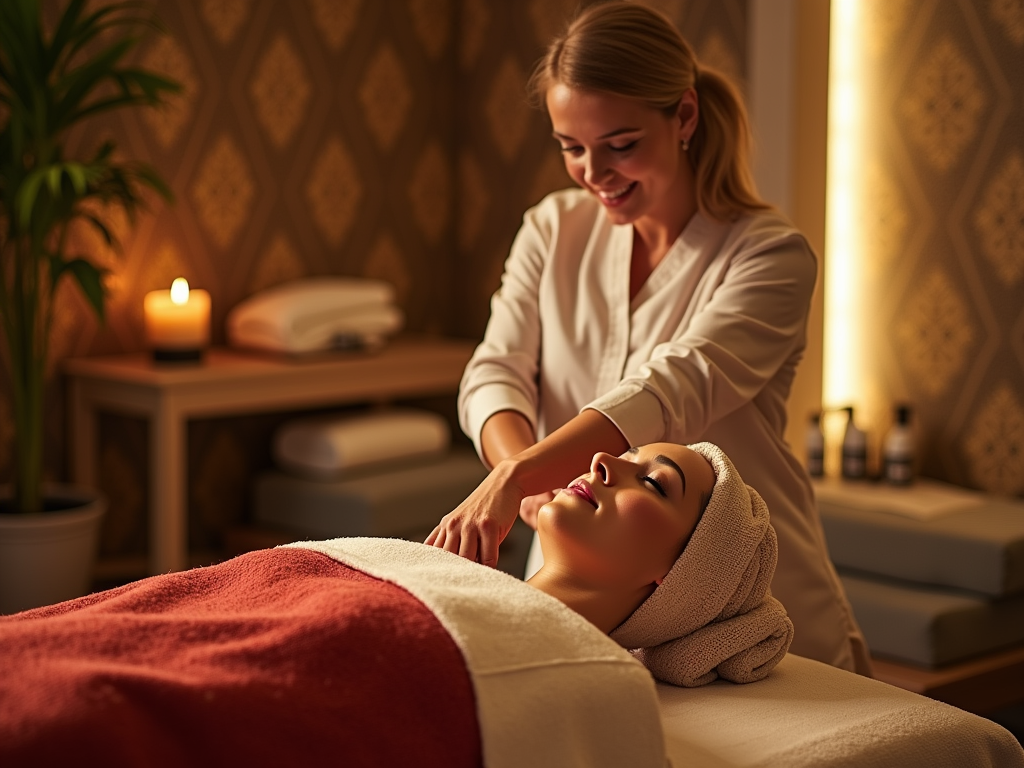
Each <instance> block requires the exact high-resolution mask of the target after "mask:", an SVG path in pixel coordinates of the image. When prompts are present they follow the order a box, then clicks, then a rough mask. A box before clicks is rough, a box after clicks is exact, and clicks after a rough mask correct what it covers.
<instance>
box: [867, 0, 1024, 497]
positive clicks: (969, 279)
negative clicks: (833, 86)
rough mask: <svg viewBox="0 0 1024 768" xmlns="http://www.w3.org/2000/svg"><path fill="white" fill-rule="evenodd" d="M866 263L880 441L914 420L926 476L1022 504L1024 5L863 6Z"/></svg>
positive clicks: (875, 427)
mask: <svg viewBox="0 0 1024 768" xmlns="http://www.w3.org/2000/svg"><path fill="white" fill-rule="evenodd" d="M862 7H863V12H864V14H865V16H864V21H865V23H866V26H867V28H868V29H869V30H871V32H870V34H868V35H867V40H868V43H867V47H868V50H866V51H865V54H866V56H865V60H864V74H865V77H866V78H867V79H868V84H869V92H870V93H871V94H872V95H871V100H870V103H869V104H868V105H867V106H866V108H867V109H868V110H869V113H868V114H867V115H866V116H865V119H866V121H867V124H868V125H869V126H870V127H871V138H870V142H869V144H870V151H869V153H868V156H867V157H864V158H861V162H862V163H863V165H864V166H865V168H866V178H867V181H866V183H865V187H864V194H863V199H862V200H860V201H859V204H860V205H861V210H862V211H863V215H864V226H865V230H866V233H867V234H868V237H867V238H866V239H865V252H864V253H863V254H862V255H861V256H862V258H861V263H862V265H863V266H862V269H863V271H864V278H865V281H866V282H865V284H866V286H868V291H867V293H868V295H870V297H871V298H870V302H871V303H870V306H869V307H867V308H866V309H867V312H866V317H867V318H868V320H867V322H869V323H870V324H871V328H870V335H869V338H870V339H872V340H873V341H874V344H873V345H872V346H873V348H874V350H875V353H874V354H873V355H872V356H871V359H870V360H869V362H868V365H869V367H870V369H871V370H870V373H869V378H870V383H869V387H870V389H871V392H872V395H871V400H872V402H871V403H870V404H869V407H868V413H866V414H865V423H866V425H867V426H868V427H869V428H870V429H871V431H872V433H873V435H874V436H875V438H876V439H877V438H880V436H881V435H882V434H883V433H884V432H885V430H886V428H887V427H888V425H889V423H891V418H892V416H891V410H890V409H891V407H892V405H893V404H895V403H896V402H908V403H910V404H912V405H913V406H914V407H915V411H916V414H917V415H916V422H917V423H916V429H917V434H918V445H919V448H920V453H921V456H920V459H921V466H920V469H921V470H922V472H923V473H924V474H926V475H929V476H932V477H937V478H940V479H944V480H947V481H950V482H954V483H958V484H961V485H966V486H970V487H975V488H981V489H985V490H988V491H992V492H995V493H1004V494H1017V495H1019V494H1022V493H1024V438H1022V424H1024V397H1022V393H1024V191H1022V190H1024V160H1022V158H1024V101H1022V100H1021V98H1020V94H1021V84H1022V83H1024V4H1021V3H1020V2H1018V1H1017V0H992V1H991V2H988V1H986V2H984V3H978V2H970V0H949V2H942V3H920V4H919V3H909V2H908V0H866V2H865V3H864V4H863V6H862Z"/></svg>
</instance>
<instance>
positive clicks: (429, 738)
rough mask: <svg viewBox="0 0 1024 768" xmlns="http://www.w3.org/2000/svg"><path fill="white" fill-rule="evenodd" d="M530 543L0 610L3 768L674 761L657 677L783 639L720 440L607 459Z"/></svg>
mask: <svg viewBox="0 0 1024 768" xmlns="http://www.w3.org/2000/svg"><path fill="white" fill-rule="evenodd" d="M538 529H539V532H540V537H541V544H542V545H543V550H544V562H545V565H544V568H543V569H542V570H541V571H540V572H538V573H537V574H536V575H535V576H534V577H533V578H532V579H531V580H530V581H529V583H523V582H521V581H519V580H517V579H515V578H512V577H510V576H508V575H506V574H504V573H501V572H499V571H496V570H493V569H490V568H485V567H484V566H481V565H478V564H476V563H472V562H470V561H468V560H466V559H464V558H461V557H458V556H457V555H453V554H450V553H448V552H445V551H443V550H442V549H438V548H435V547H430V546H426V545H423V544H416V543H412V542H406V541H400V540H392V539H335V540H331V541H322V542H301V543H297V544H292V545H288V546H286V547H279V548H277V549H272V550H264V551H259V552H252V553H249V554H247V555H243V556H241V557H238V558H235V559H233V560H229V561H227V562H225V563H222V564H219V565H215V566H211V567H208V568H198V569H194V570H191V571H185V572H182V573H170V574H165V575H162V576H154V577H152V578H148V579H144V580H142V581H139V582H136V583H133V584H129V585H126V586H124V587H120V588H118V589H113V590H110V591H107V592H101V593H97V594H94V595H90V596H88V597H83V598H80V599H77V600H72V601H69V602H65V603H60V604H57V605H54V606H50V607H46V608H39V609H35V610H31V611H26V612H24V613H20V614H16V615H13V616H8V617H0V648H2V649H3V650H2V653H0V765H4V766H16V765H44V764H50V763H54V764H56V762H57V761H58V760H59V761H61V762H64V761H68V760H74V761H75V762H76V763H77V764H82V765H91V764H96V765H100V764H102V765H104V766H118V765H140V766H141V765H144V766H164V765H166V766H172V765H173V766H185V765H188V766H195V765H225V764H241V763H243V761H244V762H245V763H246V764H249V765H253V764H256V765H271V764H274V765H281V764H285V765H287V764H300V761H307V760H326V761H329V764H343V765H347V766H362V765H375V766H398V765H413V764H415V765H418V766H445V767H446V768H450V767H452V766H463V765H465V766H478V765H487V766H502V765H509V766H521V765H531V766H542V765H551V766H573V765H580V766H583V765H586V766H604V765H607V766H624V765H630V766H646V765H650V766H658V768H662V766H664V765H665V756H664V744H663V737H662V733H661V725H660V720H659V717H658V709H657V699H656V695H655V689H654V684H653V680H652V677H651V676H652V675H653V677H654V678H657V679H659V680H662V681H665V682H669V683H673V684H676V685H684V686H699V685H703V684H705V683H708V682H710V681H712V680H715V679H716V678H724V679H726V680H730V681H733V682H737V683H745V682H752V681H755V680H758V679H760V678H762V677H764V676H765V675H767V674H768V673H769V672H770V671H771V669H772V668H773V667H774V666H775V665H776V664H777V663H778V662H779V660H780V659H781V658H782V657H783V656H784V655H785V653H786V650H787V649H788V647H789V644H790V641H791V639H792V631H793V630H792V624H791V623H790V621H789V618H788V617H787V616H786V613H785V611H784V610H783V608H782V606H781V605H780V604H779V603H778V602H777V601H776V600H775V599H774V598H772V597H771V595H770V594H769V591H768V585H769V583H770V581H771V577H772V572H773V571H774V568H775V559H776V540H775V532H774V530H773V529H772V527H771V526H770V525H769V522H768V510H767V508H766V507H765V505H764V502H763V501H762V500H761V498H760V497H759V496H758V495H757V493H756V492H755V491H753V490H752V489H750V488H748V487H747V486H745V485H744V484H743V482H742V481H741V479H740V478H739V476H738V474H737V473H736V470H735V468H734V467H733V466H732V464H731V462H730V461H729V459H728V458H727V457H726V456H725V455H724V454H723V453H722V452H721V451H720V450H719V449H718V448H717V447H715V446H713V445H711V444H709V443H701V444H698V445H695V446H692V448H686V447H683V446H680V445H674V444H667V443H660V444H654V445H648V446H644V447H641V448H638V449H633V450H631V451H629V452H627V453H626V454H624V455H623V456H621V457H618V458H616V457H613V456H610V455H608V454H603V453H600V454H597V455H596V456H594V459H593V462H592V465H591V469H590V472H589V473H588V474H586V475H584V476H582V477H580V478H578V479H577V480H576V481H574V482H573V483H572V484H570V486H569V487H568V488H566V489H565V490H564V491H562V492H561V493H559V494H558V495H556V497H555V498H554V500H553V501H551V502H550V503H548V504H547V505H546V506H545V507H543V508H542V510H541V512H540V516H539V525H538ZM652 552H656V553H657V555H656V556H652V555H651V553H652ZM641 553H643V554H641ZM626 649H629V651H632V653H630V652H628V651H627V650H626ZM325 764H328V763H325Z"/></svg>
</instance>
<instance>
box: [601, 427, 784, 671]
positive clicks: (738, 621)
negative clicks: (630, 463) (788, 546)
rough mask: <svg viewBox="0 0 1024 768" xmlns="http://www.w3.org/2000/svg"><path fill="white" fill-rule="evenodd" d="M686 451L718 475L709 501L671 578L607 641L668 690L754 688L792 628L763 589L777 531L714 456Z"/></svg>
mask: <svg viewBox="0 0 1024 768" xmlns="http://www.w3.org/2000/svg"><path fill="white" fill-rule="evenodd" d="M689 447H690V448H691V449H693V450H694V451H696V452H697V453H699V454H701V455H702V456H703V457H704V458H706V459H707V460H708V461H709V462H710V463H711V466H712V468H713V469H714V471H715V487H714V490H713V491H712V494H711V500H710V501H709V502H708V506H707V509H706V510H705V511H704V514H703V515H702V517H701V519H700V522H698V524H697V527H696V528H695V529H694V532H693V535H692V536H691V537H690V541H689V542H688V543H687V545H686V547H685V549H684V550H683V552H682V554H681V555H680V556H679V557H678V558H677V559H676V562H675V564H674V565H673V566H672V568H671V570H670V571H669V572H668V575H667V576H665V578H664V580H663V581H662V583H661V584H660V585H659V586H658V587H657V588H656V589H655V590H654V592H653V593H651V596H650V597H648V598H647V599H646V600H645V601H644V602H643V603H641V604H640V606H639V607H638V608H637V609H636V610H635V611H634V612H633V613H632V614H631V615H630V616H629V618H627V619H626V620H625V621H624V622H622V624H620V625H619V626H618V627H616V628H615V630H614V631H613V632H612V633H611V637H612V639H613V640H615V641H616V642H618V643H619V645H621V646H623V647H625V648H628V649H630V650H632V651H633V653H634V655H635V656H636V657H637V658H638V659H639V660H640V661H641V662H643V664H644V665H645V666H646V667H647V668H648V669H649V670H650V671H651V674H653V675H654V676H655V677H656V678H657V679H659V680H662V681H664V682H666V683H671V684H673V685H683V686H687V687H695V686H699V685H704V684H705V683H710V682H711V681H712V680H714V679H716V678H718V677H722V678H724V679H726V680H731V681H732V682H734V683H750V682H753V681H755V680H760V679H761V678H763V677H765V676H766V675H767V674H768V673H769V672H770V671H771V670H772V669H773V668H774V667H775V665H776V664H778V663H779V661H781V660H782V657H783V656H785V655H786V651H788V650H789V645H790V643H791V642H792V641H793V622H791V621H790V620H789V616H788V615H786V610H785V608H783V607H782V604H781V603H780V602H779V601H778V600H776V599H775V598H774V597H772V595H771V591H770V589H769V585H770V584H771V580H772V574H774V573H775V561H776V558H777V556H778V542H777V540H776V538H775V529H774V528H772V526H771V524H770V523H769V522H768V507H767V505H766V504H765V503H764V500H763V499H762V498H761V497H760V496H759V495H758V493H757V491H755V490H754V489H753V488H751V487H750V486H748V485H745V484H744V482H743V480H742V479H741V478H740V476H739V473H738V472H737V471H736V468H735V467H734V466H733V465H732V462H731V461H730V460H729V457H728V456H726V455H725V453H723V452H722V450H721V449H720V448H719V447H718V446H716V445H712V444H711V443H698V444H696V445H691V446H689Z"/></svg>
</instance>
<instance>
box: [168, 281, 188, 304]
mask: <svg viewBox="0 0 1024 768" xmlns="http://www.w3.org/2000/svg"><path fill="white" fill-rule="evenodd" d="M171 301H172V302H174V303H175V304H188V280H186V279H185V278H184V277H177V278H175V279H174V282H173V283H171Z"/></svg>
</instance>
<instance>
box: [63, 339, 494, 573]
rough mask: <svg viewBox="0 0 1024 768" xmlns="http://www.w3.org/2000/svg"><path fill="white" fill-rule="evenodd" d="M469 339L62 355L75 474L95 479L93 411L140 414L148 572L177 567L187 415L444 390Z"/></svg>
mask: <svg viewBox="0 0 1024 768" xmlns="http://www.w3.org/2000/svg"><path fill="white" fill-rule="evenodd" d="M473 348H474V345H473V344H472V343H470V342H466V341H457V340H446V339H437V338H424V339H395V340H393V341H391V342H390V343H389V344H388V345H386V346H385V347H383V348H382V349H380V350H377V351H372V352H344V353H341V352H339V353H335V354H332V355H330V356H327V355H324V356H318V357H316V358H312V359H293V358H283V357H275V356H269V355H266V356H265V355H259V354H254V353H244V352H240V351H235V350H228V349H218V348H214V349H209V350H207V352H206V355H205V357H204V359H203V362H202V363H200V364H194V365H167V364H154V363H153V361H152V359H151V358H150V356H149V355H146V354H135V355H117V356H110V357H83V358H73V359H69V360H67V361H65V364H64V372H65V373H66V375H67V376H68V379H69V399H70V403H69V410H70V425H69V426H70V430H71V441H70V448H71V472H72V478H73V480H74V481H75V482H76V483H80V484H82V485H86V486H91V487H97V479H98V477H97V460H96V459H97V453H98V451H97V445H98V443H97V441H98V437H99V436H98V434H97V423H98V414H99V412H100V411H110V412H115V413H122V414H128V415H134V416H142V417H143V418H145V419H147V420H148V421H149V465H150V492H149V498H150V503H149V516H150V531H149V572H150V573H153V574H156V573H166V572H167V571H177V570H182V569H184V568H186V567H188V530H187V523H188V494H187V475H186V469H187V467H188V461H187V455H186V447H187V439H186V437H187V422H188V420H189V419H196V418H215V417H222V416H237V415H242V414H250V413H267V412H275V411H288V410H300V409H308V408H318V407H325V406H333V405H347V404H356V403H364V402H381V401H386V400H393V399H400V398H411V397H429V396H434V395H444V394H451V393H454V392H455V391H457V389H458V385H459V381H460V379H461V377H462V371H463V369H464V368H465V366H466V363H467V362H469V358H470V356H471V355H472V353H473Z"/></svg>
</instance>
